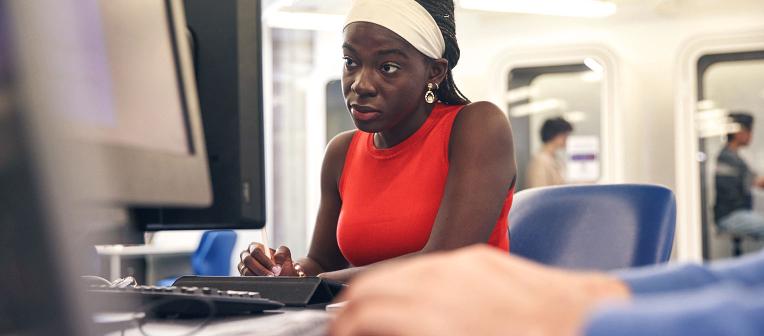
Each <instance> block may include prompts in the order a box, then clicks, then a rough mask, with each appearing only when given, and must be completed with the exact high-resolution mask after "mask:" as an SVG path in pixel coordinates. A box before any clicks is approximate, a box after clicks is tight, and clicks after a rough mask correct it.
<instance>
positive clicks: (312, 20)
mask: <svg viewBox="0 0 764 336" xmlns="http://www.w3.org/2000/svg"><path fill="white" fill-rule="evenodd" d="M263 20H264V22H265V24H266V25H267V26H268V27H271V28H281V29H297V30H321V31H334V32H339V31H342V24H343V23H344V21H345V17H344V16H342V15H335V14H323V13H307V12H285V11H278V12H273V13H271V14H270V15H269V16H268V17H264V18H263Z"/></svg>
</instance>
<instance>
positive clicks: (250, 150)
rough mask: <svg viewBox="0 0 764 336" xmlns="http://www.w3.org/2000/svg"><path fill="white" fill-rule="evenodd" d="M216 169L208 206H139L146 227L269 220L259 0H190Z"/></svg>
mask: <svg viewBox="0 0 764 336" xmlns="http://www.w3.org/2000/svg"><path fill="white" fill-rule="evenodd" d="M185 10H186V20H187V22H188V28H189V32H190V33H189V36H191V39H192V43H191V44H192V45H193V55H194V65H195V70H196V79H197V87H198V92H199V99H200V103H201V113H202V121H203V125H204V133H205V140H206V148H207V153H208V156H209V169H210V174H211V177H212V191H213V199H214V201H213V204H212V206H211V207H208V208H203V209H199V208H196V209H194V208H188V207H152V208H135V209H134V211H133V212H132V214H133V219H134V220H135V222H136V223H138V224H139V226H140V228H141V229H143V230H182V229H196V230H198V229H222V228H228V229H258V228H261V227H263V226H264V225H265V213H266V208H265V166H264V162H265V158H264V156H265V153H264V144H263V113H262V111H263V101H262V72H261V67H262V65H261V64H262V61H261V50H262V48H261V18H260V13H261V8H260V1H258V0H216V1H209V0H185Z"/></svg>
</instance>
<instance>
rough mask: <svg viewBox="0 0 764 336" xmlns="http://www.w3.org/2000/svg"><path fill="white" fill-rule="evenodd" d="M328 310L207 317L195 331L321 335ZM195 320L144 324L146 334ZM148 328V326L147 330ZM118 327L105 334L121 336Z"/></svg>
mask: <svg viewBox="0 0 764 336" xmlns="http://www.w3.org/2000/svg"><path fill="white" fill-rule="evenodd" d="M331 317H332V313H328V312H326V311H324V310H317V309H300V308H283V309H282V310H280V311H273V312H266V313H262V314H257V315H252V316H244V317H228V318H218V319H213V320H212V321H210V322H209V323H208V324H207V325H206V326H204V328H203V329H201V330H200V331H199V333H195V334H194V335H202V336H205V335H207V336H247V335H253V336H254V335H257V336H293V335H294V336H325V335H328V333H327V330H326V327H327V323H328V321H329V320H330V319H331ZM198 323H199V321H198V320H190V321H189V320H174V321H157V322H151V323H150V324H148V325H146V326H145V327H144V330H145V331H146V332H147V334H149V335H180V334H188V332H190V331H191V330H193V329H194V328H195V327H196V326H197V325H198ZM148 329H150V330H148ZM121 335H123V334H122V332H121V331H118V332H113V333H111V334H109V336H121ZM124 335H125V336H144V334H143V333H141V331H140V330H138V328H132V329H128V330H126V331H125V333H124Z"/></svg>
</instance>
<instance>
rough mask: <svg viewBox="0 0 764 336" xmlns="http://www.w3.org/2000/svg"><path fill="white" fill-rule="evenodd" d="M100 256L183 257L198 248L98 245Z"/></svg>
mask: <svg viewBox="0 0 764 336" xmlns="http://www.w3.org/2000/svg"><path fill="white" fill-rule="evenodd" d="M96 251H98V254H100V255H105V256H125V257H128V256H149V255H183V254H191V253H194V251H196V246H162V245H153V244H147V245H96Z"/></svg>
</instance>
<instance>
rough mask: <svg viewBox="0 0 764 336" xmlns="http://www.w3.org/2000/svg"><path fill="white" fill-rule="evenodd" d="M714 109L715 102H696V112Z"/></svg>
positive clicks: (707, 100)
mask: <svg viewBox="0 0 764 336" xmlns="http://www.w3.org/2000/svg"><path fill="white" fill-rule="evenodd" d="M714 108H716V102H714V101H713V100H710V99H705V100H701V101H699V102H698V110H701V111H703V110H710V109H714Z"/></svg>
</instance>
